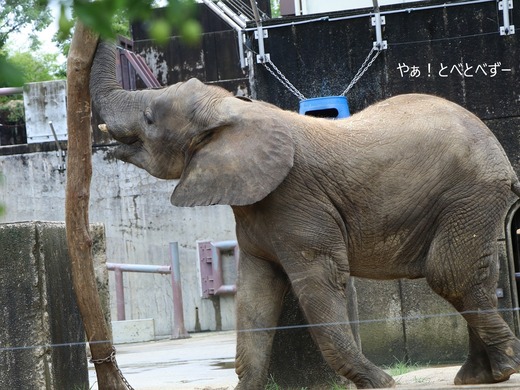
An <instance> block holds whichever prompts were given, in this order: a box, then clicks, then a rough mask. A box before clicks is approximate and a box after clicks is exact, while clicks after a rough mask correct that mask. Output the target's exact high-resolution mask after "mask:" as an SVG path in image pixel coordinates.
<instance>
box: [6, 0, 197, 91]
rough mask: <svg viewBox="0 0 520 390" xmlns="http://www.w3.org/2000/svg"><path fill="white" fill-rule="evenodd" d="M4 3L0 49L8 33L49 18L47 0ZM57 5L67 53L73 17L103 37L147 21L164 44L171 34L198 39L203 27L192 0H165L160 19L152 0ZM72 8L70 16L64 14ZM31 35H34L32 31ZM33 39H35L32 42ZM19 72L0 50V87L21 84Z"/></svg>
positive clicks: (78, 0)
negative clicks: (133, 24) (154, 13)
mask: <svg viewBox="0 0 520 390" xmlns="http://www.w3.org/2000/svg"><path fill="white" fill-rule="evenodd" d="M2 1H4V2H5V4H6V6H5V7H4V8H3V9H0V16H1V17H2V19H3V20H4V21H3V22H2V23H3V25H1V26H0V49H2V47H3V45H5V42H6V40H7V37H8V35H9V34H10V33H12V32H15V31H20V29H21V28H22V27H23V26H26V25H31V24H32V26H33V29H34V32H35V31H41V30H42V29H44V28H45V27H47V26H48V24H49V23H50V21H51V17H50V11H49V8H48V4H49V0H2ZM57 1H58V3H59V5H60V16H59V32H58V36H57V39H58V40H59V41H60V42H61V44H60V45H61V48H62V51H63V52H64V53H67V52H68V47H69V44H70V43H69V42H70V40H69V39H70V36H71V31H72V29H73V26H74V19H75V18H77V19H79V20H81V21H82V22H83V23H84V24H85V25H86V26H88V27H89V28H91V29H92V30H93V31H95V32H97V33H99V34H100V36H101V37H102V38H105V39H107V38H115V36H116V35H117V34H121V33H123V35H128V30H129V25H130V23H131V22H132V21H138V20H140V21H146V22H147V24H148V26H149V33H150V36H151V37H152V39H155V40H157V42H159V43H162V44H164V43H166V42H167V41H168V39H169V37H170V36H171V35H181V36H182V37H184V39H185V40H186V42H188V43H195V42H197V41H198V40H199V39H200V35H201V33H202V28H201V26H200V24H199V23H198V22H197V21H196V20H195V19H194V16H195V11H196V7H195V3H194V0H168V4H167V7H166V12H165V14H164V15H163V16H161V17H160V18H159V19H156V18H154V17H153V9H154V6H155V0H97V1H92V2H91V1H88V0H57ZM68 7H71V8H72V15H73V18H71V17H69V16H68V14H67V9H68ZM32 35H34V34H32ZM35 42H36V41H35ZM21 74H22V72H21V71H20V69H19V68H17V67H15V66H13V64H12V63H10V62H9V61H8V60H7V58H6V55H5V54H4V55H2V53H1V51H0V87H3V86H19V85H21V84H23V78H22V77H21Z"/></svg>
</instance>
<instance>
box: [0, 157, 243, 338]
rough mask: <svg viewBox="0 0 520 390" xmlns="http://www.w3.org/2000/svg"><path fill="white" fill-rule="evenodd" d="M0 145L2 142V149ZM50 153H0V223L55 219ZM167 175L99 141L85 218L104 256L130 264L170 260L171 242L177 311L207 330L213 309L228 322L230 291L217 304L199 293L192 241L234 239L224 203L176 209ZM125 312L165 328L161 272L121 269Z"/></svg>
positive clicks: (60, 198)
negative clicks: (98, 228)
mask: <svg viewBox="0 0 520 390" xmlns="http://www.w3.org/2000/svg"><path fill="white" fill-rule="evenodd" d="M4 151H5V149H4ZM58 161H59V159H58V157H57V155H56V152H37V153H27V154H16V155H4V156H0V172H2V175H3V176H4V179H3V182H2V184H1V185H0V200H1V201H2V202H3V204H4V206H5V207H6V213H5V214H4V215H3V216H1V217H0V221H2V222H12V221H21V220H35V219H37V220H49V221H63V220H64V218H65V216H64V202H65V173H60V172H58V171H57V170H56V168H57V164H58ZM174 185H175V183H174V182H168V181H164V180H158V179H155V178H153V177H152V176H150V175H149V174H148V173H146V172H145V171H143V170H141V169H138V168H136V167H134V166H133V165H129V164H124V163H122V162H120V161H116V160H115V159H113V158H112V157H111V154H110V152H109V150H108V149H107V148H97V149H95V150H94V152H93V178H92V186H91V205H90V221H91V222H92V223H94V222H99V223H102V224H104V225H105V228H106V246H107V252H106V253H107V254H106V255H107V260H108V261H109V262H121V263H138V264H156V265H168V264H170V258H169V251H168V243H169V242H172V241H178V242H179V251H180V258H181V274H182V284H183V298H184V302H185V306H184V309H185V311H184V318H185V322H186V327H187V329H188V330H190V331H193V330H195V323H196V314H197V313H198V320H199V322H200V329H201V330H214V329H215V328H216V316H218V315H219V312H218V311H216V310H220V316H221V318H222V329H233V328H234V326H235V319H234V311H233V308H232V303H230V302H229V300H230V299H231V298H228V297H223V298H222V299H221V301H222V302H221V305H220V308H218V307H217V308H215V306H214V304H213V302H211V301H210V300H207V299H204V300H203V299H201V297H200V296H201V292H200V289H199V282H198V280H199V279H198V278H199V277H198V273H197V264H198V260H197V256H196V241H197V240H206V239H213V240H217V241H218V240H229V239H235V233H234V220H233V216H232V213H231V210H230V208H228V207H224V206H220V207H198V208H177V207H174V206H172V205H171V204H170V202H169V198H170V194H171V192H172V190H173V188H174ZM124 275H125V276H124V284H125V294H126V296H125V298H126V315H127V319H143V318H154V319H155V333H156V334H157V335H169V334H170V333H171V319H172V290H171V280H170V278H169V276H168V275H152V274H137V273H125V274H124ZM110 290H111V294H112V296H111V304H112V318H113V319H115V318H117V317H116V310H115V302H116V301H115V296H114V291H115V290H114V276H113V273H111V275H110Z"/></svg>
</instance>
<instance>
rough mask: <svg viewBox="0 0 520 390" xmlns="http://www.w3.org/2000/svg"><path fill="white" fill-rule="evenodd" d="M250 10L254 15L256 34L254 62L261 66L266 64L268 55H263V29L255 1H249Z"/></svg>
mask: <svg viewBox="0 0 520 390" xmlns="http://www.w3.org/2000/svg"><path fill="white" fill-rule="evenodd" d="M251 8H252V9H253V13H254V15H255V22H256V34H257V38H258V55H257V56H256V62H257V63H259V64H263V63H265V62H268V60H269V54H266V53H265V47H264V27H263V26H262V20H261V19H260V13H259V12H258V6H257V5H256V1H255V0H251ZM266 32H267V30H266Z"/></svg>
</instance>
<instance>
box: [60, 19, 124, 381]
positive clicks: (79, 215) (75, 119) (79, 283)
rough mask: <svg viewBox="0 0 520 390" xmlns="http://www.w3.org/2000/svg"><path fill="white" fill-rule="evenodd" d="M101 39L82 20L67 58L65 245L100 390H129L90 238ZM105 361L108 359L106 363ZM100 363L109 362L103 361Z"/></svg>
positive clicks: (78, 24)
mask: <svg viewBox="0 0 520 390" xmlns="http://www.w3.org/2000/svg"><path fill="white" fill-rule="evenodd" d="M97 42H98V37H97V36H96V35H95V34H94V33H93V32H91V31H90V30H88V29H87V28H86V27H85V26H84V25H83V24H82V23H81V22H78V23H76V29H75V32H74V36H73V38H72V42H71V45H70V51H69V56H68V59H67V127H68V159H67V187H66V199H65V222H66V229H67V246H68V250H69V256H70V259H71V266H72V283H73V286H74V291H75V293H76V300H77V303H78V307H79V310H80V313H81V317H82V319H83V324H84V327H85V331H86V333H87V338H88V340H89V343H90V351H91V353H92V359H93V360H94V361H96V360H97V361H98V363H97V364H95V367H96V375H97V380H98V387H99V389H125V388H127V386H126V385H125V381H124V378H123V377H122V376H121V375H120V373H119V370H118V368H117V364H116V361H115V358H114V357H113V355H112V352H113V346H112V341H111V340H110V332H109V328H108V324H107V323H106V321H105V316H104V314H103V311H102V308H101V302H100V299H99V294H98V292H97V286H96V280H95V276H94V266H93V262H92V239H91V238H90V234H89V217H88V207H89V199H90V180H91V176H92V141H91V128H90V93H89V78H90V66H91V63H92V59H93V58H94V53H95V52H96V47H97ZM105 359H106V361H105ZM99 361H105V362H103V363H101V362H99Z"/></svg>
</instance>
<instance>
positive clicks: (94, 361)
mask: <svg viewBox="0 0 520 390" xmlns="http://www.w3.org/2000/svg"><path fill="white" fill-rule="evenodd" d="M90 362H91V363H92V364H94V365H96V364H103V363H112V364H113V365H114V366H115V367H116V370H117V373H118V374H119V377H120V378H121V381H122V382H123V383H124V384H125V386H126V388H127V389H128V390H135V389H134V388H133V387H132V386H131V385H130V383H128V381H127V380H126V378H125V376H124V375H123V373H122V371H121V369H120V368H119V366H118V365H117V361H116V349H115V347H114V346H112V353H110V355H109V356H107V357H106V358H104V359H90Z"/></svg>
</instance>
